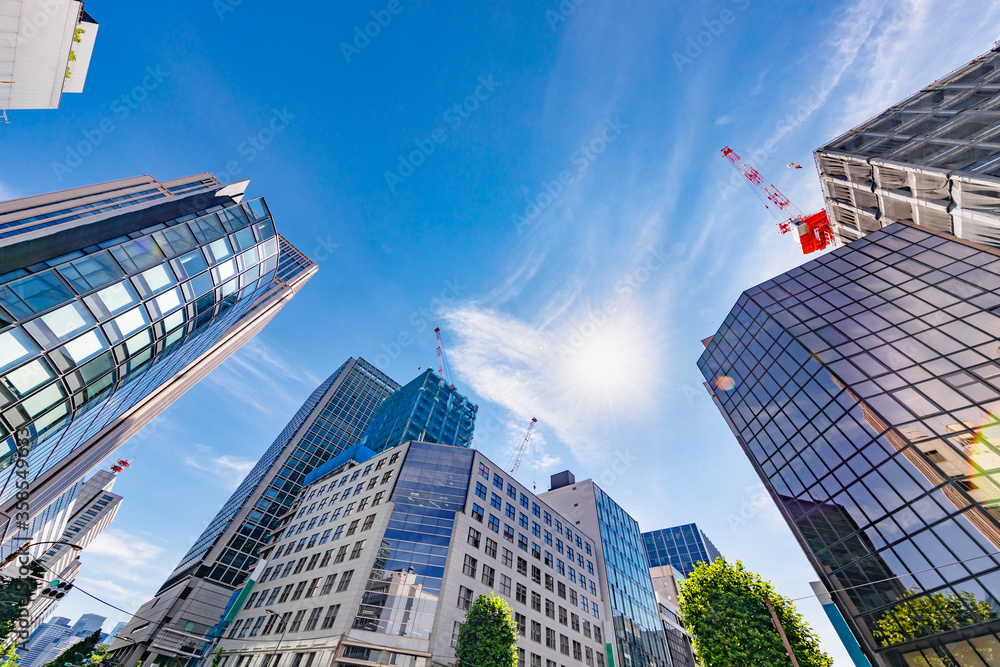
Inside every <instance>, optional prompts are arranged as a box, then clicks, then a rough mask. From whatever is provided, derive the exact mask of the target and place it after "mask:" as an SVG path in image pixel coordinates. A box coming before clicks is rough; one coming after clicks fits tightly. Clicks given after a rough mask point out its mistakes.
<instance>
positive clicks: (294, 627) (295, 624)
mask: <svg viewBox="0 0 1000 667" xmlns="http://www.w3.org/2000/svg"><path fill="white" fill-rule="evenodd" d="M305 615H306V610H305V609H300V610H299V611H297V612H295V618H294V619H292V624H291V625H290V626H288V631H289V632H298V631H299V627H300V626H301V625H302V619H303V618H304V617H305Z"/></svg>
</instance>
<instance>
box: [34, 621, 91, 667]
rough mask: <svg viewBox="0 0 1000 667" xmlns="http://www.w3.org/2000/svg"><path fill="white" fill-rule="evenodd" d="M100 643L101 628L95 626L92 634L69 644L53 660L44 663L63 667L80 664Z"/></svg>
mask: <svg viewBox="0 0 1000 667" xmlns="http://www.w3.org/2000/svg"><path fill="white" fill-rule="evenodd" d="M99 643H101V629H100V628H97V629H96V630H94V632H93V634H91V635H90V636H88V637H87V638H86V639H84V640H82V641H78V642H77V643H75V644H73V645H72V646H70V647H69V648H68V649H66V650H65V651H63V652H62V653H60V654H59V655H58V656H57V657H56V659H55V660H53V661H51V662H48V663H46V664H45V667H65V665H77V666H79V665H82V664H84V663H83V661H84V660H89V659H90V656H91V654H92V653H93V652H94V651H95V650H96V649H97V645H98V644H99Z"/></svg>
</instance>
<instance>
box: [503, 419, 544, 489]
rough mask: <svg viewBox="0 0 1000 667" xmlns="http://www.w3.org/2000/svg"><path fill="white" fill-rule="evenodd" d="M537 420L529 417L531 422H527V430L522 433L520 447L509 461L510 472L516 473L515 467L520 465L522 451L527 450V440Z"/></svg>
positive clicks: (522, 456) (522, 455)
mask: <svg viewBox="0 0 1000 667" xmlns="http://www.w3.org/2000/svg"><path fill="white" fill-rule="evenodd" d="M536 423H538V420H537V419H535V418H534V417H532V418H531V423H530V424H528V432H527V433H525V434H524V440H522V441H521V447H520V448H519V449H518V450H517V453H516V454H514V460H513V461H511V463H510V470H509V472H510V474H511V475H513V474H516V473H517V469H518V468H520V467H521V459H522V458H524V453H525V452H526V451H528V441H529V440H531V432H532V431H533V430H534V429H535V424H536Z"/></svg>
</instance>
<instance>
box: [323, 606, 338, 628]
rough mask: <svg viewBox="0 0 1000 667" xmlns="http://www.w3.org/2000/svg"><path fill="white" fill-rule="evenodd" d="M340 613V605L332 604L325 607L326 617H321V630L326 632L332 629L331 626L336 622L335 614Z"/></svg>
mask: <svg viewBox="0 0 1000 667" xmlns="http://www.w3.org/2000/svg"><path fill="white" fill-rule="evenodd" d="M339 611H340V605H339V604H334V605H330V606H329V607H327V610H326V616H324V617H323V629H324V630H327V629H329V628H332V627H333V624H334V623H335V622H336V621H337V612H339Z"/></svg>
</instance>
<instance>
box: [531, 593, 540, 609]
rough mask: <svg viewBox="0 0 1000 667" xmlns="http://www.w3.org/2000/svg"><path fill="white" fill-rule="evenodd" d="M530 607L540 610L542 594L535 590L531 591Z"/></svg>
mask: <svg viewBox="0 0 1000 667" xmlns="http://www.w3.org/2000/svg"><path fill="white" fill-rule="evenodd" d="M531 608H532V609H533V610H535V611H541V610H542V596H541V595H539V594H538V593H536V592H535V591H531Z"/></svg>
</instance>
